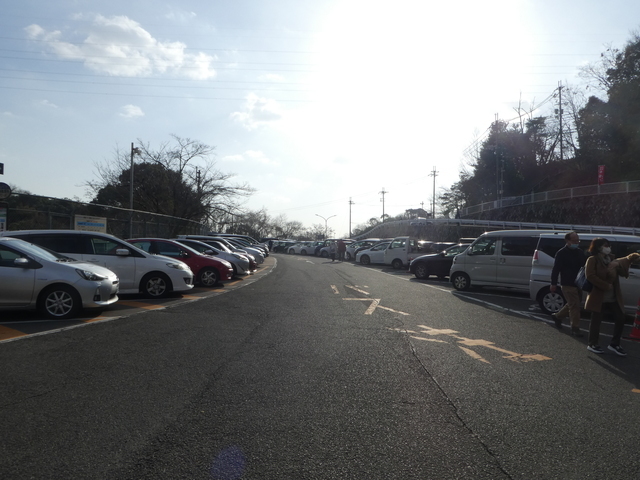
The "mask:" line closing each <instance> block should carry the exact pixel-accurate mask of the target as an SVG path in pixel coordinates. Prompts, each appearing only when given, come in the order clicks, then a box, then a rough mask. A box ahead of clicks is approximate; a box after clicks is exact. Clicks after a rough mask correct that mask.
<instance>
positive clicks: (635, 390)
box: [631, 388, 640, 393]
mask: <svg viewBox="0 0 640 480" xmlns="http://www.w3.org/2000/svg"><path fill="white" fill-rule="evenodd" d="M631 391H632V392H633V393H640V390H638V389H637V388H634V389H633V390H631Z"/></svg>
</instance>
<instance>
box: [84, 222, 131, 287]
mask: <svg viewBox="0 0 640 480" xmlns="http://www.w3.org/2000/svg"><path fill="white" fill-rule="evenodd" d="M83 237H84V238H85V241H86V242H87V245H86V248H87V252H88V253H85V254H83V255H82V260H84V261H85V262H89V263H95V264H96V265H100V266H103V267H106V268H108V269H109V270H111V271H112V272H114V273H115V274H116V275H118V278H119V279H120V289H121V290H131V289H137V288H138V281H137V278H136V257H137V256H139V254H138V253H137V252H136V251H134V250H131V249H130V248H129V247H128V246H127V245H125V244H124V243H121V242H118V241H116V240H114V239H112V238H109V237H102V236H100V235H91V234H88V235H83ZM118 250H126V251H127V252H128V254H127V255H119V254H118Z"/></svg>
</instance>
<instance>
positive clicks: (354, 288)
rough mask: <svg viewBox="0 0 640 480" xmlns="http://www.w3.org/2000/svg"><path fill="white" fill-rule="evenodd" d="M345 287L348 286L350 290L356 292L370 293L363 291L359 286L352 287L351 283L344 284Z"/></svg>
mask: <svg viewBox="0 0 640 480" xmlns="http://www.w3.org/2000/svg"><path fill="white" fill-rule="evenodd" d="M345 287H346V288H350V289H351V290H355V291H356V292H360V293H364V294H365V295H371V294H370V293H369V292H365V291H364V290H360V289H359V288H356V287H353V286H351V285H345Z"/></svg>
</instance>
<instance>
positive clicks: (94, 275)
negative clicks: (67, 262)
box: [76, 268, 107, 282]
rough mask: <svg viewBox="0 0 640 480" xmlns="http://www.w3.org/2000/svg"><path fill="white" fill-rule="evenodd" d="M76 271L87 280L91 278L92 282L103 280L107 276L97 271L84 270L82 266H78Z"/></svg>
mask: <svg viewBox="0 0 640 480" xmlns="http://www.w3.org/2000/svg"><path fill="white" fill-rule="evenodd" d="M76 273H77V274H78V275H80V276H81V277H82V278H84V279H85V280H89V281H91V282H101V281H102V280H105V279H106V278H107V277H104V276H102V275H98V274H97V273H94V272H90V271H89V270H82V269H80V268H76Z"/></svg>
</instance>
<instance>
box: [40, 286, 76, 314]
mask: <svg viewBox="0 0 640 480" xmlns="http://www.w3.org/2000/svg"><path fill="white" fill-rule="evenodd" d="M81 305H82V300H81V299H80V295H78V292H77V291H76V290H75V289H73V288H71V287H69V286H68V285H54V286H52V287H49V288H47V289H46V290H44V291H43V292H42V294H41V295H40V300H39V302H38V307H39V310H40V311H41V312H42V313H43V314H44V315H45V316H47V317H48V318H57V319H63V318H71V317H74V316H75V315H76V314H77V313H78V311H80V308H81Z"/></svg>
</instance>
